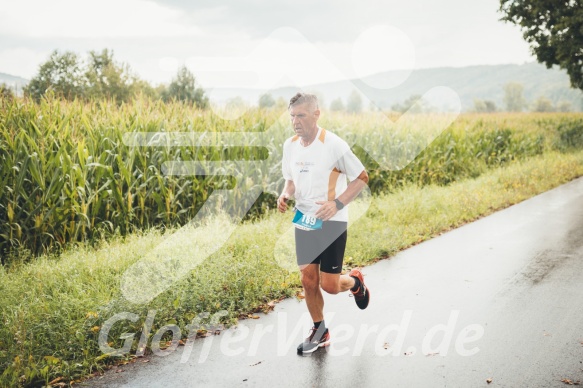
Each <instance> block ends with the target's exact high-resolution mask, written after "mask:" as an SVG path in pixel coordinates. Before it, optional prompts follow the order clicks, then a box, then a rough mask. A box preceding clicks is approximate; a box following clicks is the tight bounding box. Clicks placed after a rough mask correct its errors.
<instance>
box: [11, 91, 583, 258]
mask: <svg viewBox="0 0 583 388" xmlns="http://www.w3.org/2000/svg"><path fill="white" fill-rule="evenodd" d="M285 114H286V112H285V111H284V112H280V111H275V110H272V111H260V110H251V111H249V112H247V113H246V114H244V115H243V116H242V117H241V118H239V119H237V120H223V119H221V118H220V117H218V116H217V115H215V114H213V113H212V112H210V111H206V112H204V111H200V110H196V109H194V108H192V107H188V106H186V105H183V104H180V103H170V104H165V103H162V102H153V101H149V100H138V101H135V102H133V103H131V104H123V105H121V106H117V105H116V104H113V103H109V102H107V101H94V102H89V103H84V102H79V101H74V102H62V101H59V100H54V99H45V100H42V101H41V103H40V104H35V103H33V102H32V101H26V100H20V99H15V100H3V101H2V102H0V255H2V256H1V257H2V263H3V264H7V263H9V262H10V261H13V260H15V259H18V258H19V257H23V254H22V252H31V253H32V254H39V253H43V252H44V253H47V252H51V251H54V252H58V251H59V250H60V249H61V248H62V247H64V246H66V245H67V244H70V243H74V242H82V241H97V240H99V239H100V238H101V237H103V236H108V235H112V234H116V233H118V234H121V235H127V234H128V233H130V232H132V231H136V230H145V229H148V228H151V227H161V228H167V227H173V226H178V225H183V224H185V223H186V222H188V221H189V220H191V219H192V218H193V217H194V216H195V215H196V213H197V212H198V210H199V209H200V207H201V206H202V204H204V202H205V201H206V199H207V198H208V196H209V195H210V194H211V193H212V190H214V189H216V188H224V187H230V186H232V185H233V182H232V179H231V180H229V179H226V178H225V177H224V176H214V177H213V176H178V175H164V174H163V172H162V169H161V166H162V164H163V163H164V162H167V161H217V160H229V159H231V160H234V159H238V160H262V159H265V158H266V155H269V158H270V159H269V161H270V165H264V166H263V167H262V168H261V169H260V171H257V172H254V174H253V176H252V177H250V178H249V182H248V183H247V186H248V187H252V186H258V185H259V186H263V189H264V190H266V191H267V192H268V193H267V194H266V195H262V196H261V197H260V198H259V200H258V201H257V203H256V204H255V205H254V207H253V208H252V210H251V213H250V214H251V216H256V215H259V214H261V213H263V212H264V211H265V210H266V209H268V208H273V207H274V204H275V203H274V202H275V196H274V195H269V194H274V193H276V192H277V190H278V189H279V186H280V185H281V176H280V172H279V171H280V168H279V165H278V163H279V161H280V159H281V145H282V144H283V142H284V140H285V139H286V138H287V137H288V136H290V135H291V133H290V130H289V124H288V123H287V121H286V119H285V117H286V116H285ZM281 117H283V119H281ZM582 120H583V118H582V116H581V115H580V114H547V115H543V114H541V115H483V116H462V117H461V118H459V119H458V120H457V121H456V122H455V123H454V124H453V125H452V126H451V127H450V128H449V129H448V130H447V131H445V132H444V133H442V134H441V135H440V136H439V137H437V139H436V140H435V141H434V142H433V143H432V144H431V145H430V146H429V147H428V148H427V149H425V150H424V151H423V152H422V153H421V154H420V155H419V156H418V157H417V158H416V159H415V160H414V161H413V162H412V163H411V164H409V165H408V166H407V167H406V168H404V169H402V170H399V171H387V170H383V169H382V168H381V167H380V166H379V165H378V164H376V162H375V160H374V159H373V158H371V157H370V156H369V155H367V154H366V152H365V151H364V150H363V149H362V148H359V147H356V148H355V152H356V153H357V154H358V155H359V156H360V157H361V158H362V159H363V160H364V161H365V164H366V165H367V168H368V170H369V175H370V177H371V180H370V187H371V190H372V191H373V192H374V193H381V192H384V191H391V190H394V189H396V188H398V187H400V186H402V185H404V184H406V183H416V184H419V185H426V184H449V183H451V182H453V181H455V180H458V179H463V178H468V177H477V176H479V175H480V174H482V173H483V172H484V171H487V170H488V169H489V168H492V167H496V166H500V165H503V164H505V163H507V162H509V161H511V160H515V159H520V158H525V157H530V156H533V155H537V154H541V153H543V152H545V151H546V150H551V149H559V150H561V151H567V150H569V149H573V148H577V147H579V148H580V147H582V146H583V140H582V139H583V135H582V133H583V124H582ZM422 122H423V121H422V120H418V121H417V123H422ZM321 124H322V125H323V126H324V127H326V128H328V129H330V130H332V131H336V132H338V133H340V134H341V135H343V136H345V137H346V138H347V139H348V140H349V141H350V140H351V139H352V140H354V142H353V143H358V142H357V141H356V140H355V139H356V137H358V139H359V141H363V139H364V141H365V142H366V143H367V144H368V145H369V147H370V145H373V146H374V147H376V154H382V152H385V151H384V148H386V149H387V150H390V146H388V145H387V144H383V142H381V141H379V136H380V134H381V133H386V130H387V128H386V117H384V116H380V115H376V116H375V115H348V114H334V115H328V116H326V115H324V117H323V119H322V121H321ZM268 128H269V129H270V132H269V133H270V135H271V136H272V137H273V138H272V139H270V141H269V144H267V145H266V146H267V150H266V149H265V148H264V147H231V148H228V147H227V148H225V147H221V146H219V145H217V146H210V147H198V146H195V145H192V146H188V145H183V146H178V147H165V146H152V147H130V146H127V145H125V144H124V142H123V136H124V134H128V133H135V132H158V131H161V132H175V131H178V132H188V133H190V132H196V133H204V132H207V133H213V132H262V131H265V130H267V129H268ZM393 140H394V141H395V143H394V144H393V146H394V148H395V149H397V148H398V147H399V144H400V143H399V141H401V140H402V139H399V138H398V137H397V138H395V139H393ZM248 141H249V145H254V143H253V141H254V140H253V138H252V136H249V137H248ZM381 147H384V148H381ZM369 149H370V148H369ZM387 152H388V151H387ZM236 168H237V167H233V169H235V170H233V169H231V170H229V171H225V175H243V176H245V172H244V171H236ZM24 256H26V255H24Z"/></svg>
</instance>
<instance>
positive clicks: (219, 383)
mask: <svg viewBox="0 0 583 388" xmlns="http://www.w3.org/2000/svg"><path fill="white" fill-rule="evenodd" d="M363 272H364V274H365V275H366V277H365V282H366V284H367V285H368V286H369V287H370V289H371V303H370V306H369V308H368V309H367V310H364V311H361V310H359V309H358V308H357V307H356V305H355V303H354V301H353V299H352V297H351V296H349V295H348V294H347V293H344V294H340V295H325V303H326V306H325V310H326V323H327V326H328V327H329V328H330V330H331V338H332V345H331V346H330V347H328V348H326V350H324V349H320V350H318V351H317V352H315V353H314V354H312V355H311V356H298V355H297V354H296V346H297V345H298V344H299V343H300V342H301V341H302V339H303V337H305V336H306V335H307V333H308V329H309V328H310V326H311V321H310V319H309V315H308V314H307V313H306V311H307V310H306V306H305V302H304V301H298V300H295V299H294V300H286V301H283V302H281V303H279V304H278V305H276V307H275V310H274V311H273V312H271V313H269V314H268V315H262V314H260V315H261V318H260V319H249V320H243V321H240V324H239V326H238V327H237V328H236V329H229V330H226V331H223V332H222V333H221V334H220V335H216V336H212V337H208V338H205V339H198V340H196V341H193V342H192V343H188V344H187V346H180V347H178V348H177V349H176V351H174V352H172V353H170V354H168V355H166V356H160V355H152V356H149V357H148V362H147V363H144V362H142V361H143V360H142V359H140V360H138V362H136V363H134V364H131V365H124V366H122V367H118V368H114V369H113V370H111V371H109V372H108V373H106V374H105V375H104V376H101V377H97V378H94V379H92V380H89V381H87V382H85V383H84V384H83V385H84V386H93V387H105V386H107V387H164V386H183V387H187V386H188V387H198V386H201V387H202V386H204V387H215V386H216V387H225V386H229V387H230V386H242V387H263V386H310V387H312V386H315V387H386V386H395V387H447V386H449V387H486V386H488V387H564V386H566V385H565V383H563V382H561V380H563V379H568V380H570V381H572V382H577V381H581V384H583V178H580V179H577V180H575V181H573V182H570V183H568V184H566V185H563V186H561V187H559V188H556V189H554V190H551V191H549V192H547V193H544V194H542V195H539V196H537V197H534V198H532V199H530V200H528V201H525V202H522V203H520V204H518V205H515V206H512V207H510V208H508V209H505V210H503V211H500V212H498V213H495V214H493V215H491V216H488V217H486V218H483V219H480V220H478V221H476V222H473V223H471V224H468V225H465V226H463V227H460V228H458V229H456V230H453V231H451V232H448V233H446V234H444V235H442V236H440V237H438V238H434V239H432V240H430V241H427V242H424V243H422V244H419V245H417V246H415V247H412V248H410V249H407V250H406V251H403V252H401V253H399V254H398V255H396V256H395V257H393V258H392V259H390V260H384V261H381V262H378V263H376V264H374V265H371V266H369V267H366V268H365V269H364V271H363ZM116 370H123V372H118V373H116ZM487 379H491V383H488V382H487Z"/></svg>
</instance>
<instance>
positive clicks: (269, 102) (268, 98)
mask: <svg viewBox="0 0 583 388" xmlns="http://www.w3.org/2000/svg"><path fill="white" fill-rule="evenodd" d="M274 105H275V100H274V99H273V96H272V95H271V94H270V93H265V94H262V95H261V96H260V97H259V107H260V108H271V107H273V106H274Z"/></svg>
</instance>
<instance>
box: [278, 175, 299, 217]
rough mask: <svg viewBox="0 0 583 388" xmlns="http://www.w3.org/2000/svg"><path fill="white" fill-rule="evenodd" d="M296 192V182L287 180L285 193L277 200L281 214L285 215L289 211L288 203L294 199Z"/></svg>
mask: <svg viewBox="0 0 583 388" xmlns="http://www.w3.org/2000/svg"><path fill="white" fill-rule="evenodd" d="M295 192H296V185H295V184H294V181H292V180H286V181H285V186H284V187H283V191H282V192H281V195H280V196H279V198H278V199H277V209H278V210H279V211H280V212H282V213H285V211H286V210H287V201H288V200H289V199H290V198H292V197H293V195H294V193H295Z"/></svg>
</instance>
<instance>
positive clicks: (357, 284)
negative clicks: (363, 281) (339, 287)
mask: <svg viewBox="0 0 583 388" xmlns="http://www.w3.org/2000/svg"><path fill="white" fill-rule="evenodd" d="M351 278H353V279H354V287H352V288H351V289H350V291H355V292H356V291H358V289H359V288H360V280H359V279H358V278H357V277H356V276H351Z"/></svg>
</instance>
